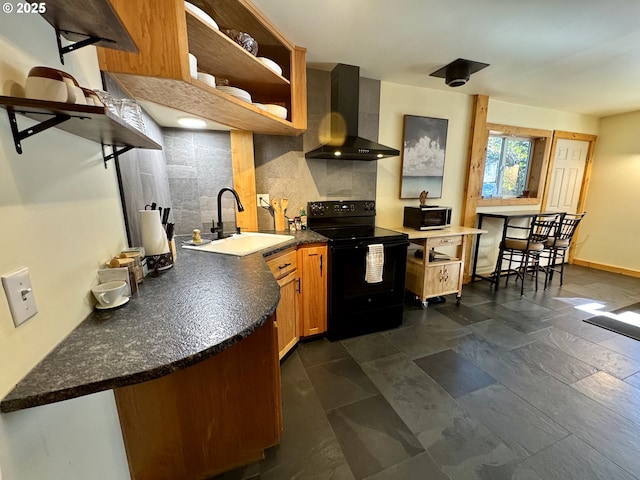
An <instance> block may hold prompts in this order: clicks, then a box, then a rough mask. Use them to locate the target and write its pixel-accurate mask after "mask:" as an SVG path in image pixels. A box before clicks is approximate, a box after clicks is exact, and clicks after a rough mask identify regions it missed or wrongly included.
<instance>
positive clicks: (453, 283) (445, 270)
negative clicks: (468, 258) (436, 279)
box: [440, 262, 462, 295]
mask: <svg viewBox="0 0 640 480" xmlns="http://www.w3.org/2000/svg"><path fill="white" fill-rule="evenodd" d="M461 265H462V264H461V262H458V263H447V264H446V265H443V266H442V281H441V283H440V288H441V290H440V295H448V294H450V293H458V291H459V290H460V270H461V268H460V267H461Z"/></svg>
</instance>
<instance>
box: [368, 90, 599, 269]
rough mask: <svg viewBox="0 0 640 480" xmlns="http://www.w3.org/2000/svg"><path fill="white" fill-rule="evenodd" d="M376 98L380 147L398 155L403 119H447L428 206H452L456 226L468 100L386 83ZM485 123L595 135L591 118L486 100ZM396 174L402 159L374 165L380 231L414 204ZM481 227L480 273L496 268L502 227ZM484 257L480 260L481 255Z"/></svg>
mask: <svg viewBox="0 0 640 480" xmlns="http://www.w3.org/2000/svg"><path fill="white" fill-rule="evenodd" d="M380 96H381V98H380V142H381V143H383V144H385V145H389V146H393V147H395V148H397V149H399V150H400V151H402V128H403V127H402V126H403V116H404V115H421V116H426V117H436V118H446V119H448V120H449V124H448V133H447V150H446V156H445V171H444V179H443V182H444V183H443V188H442V199H440V200H433V201H429V202H428V203H429V204H440V205H448V206H451V207H453V219H452V222H453V224H457V225H459V224H460V222H461V213H462V204H463V200H464V186H465V182H466V175H467V162H468V148H469V129H470V127H471V115H472V108H473V97H471V96H469V95H466V94H462V93H456V92H455V90H451V91H442V90H432V89H426V88H417V87H411V86H406V85H398V84H392V83H387V82H382V85H381V92H380ZM487 120H488V122H490V123H500V124H506V125H514V126H519V127H526V128H539V129H546V130H564V131H570V132H578V133H586V134H598V119H597V118H595V117H591V116H587V115H578V114H574V113H569V112H562V111H558V110H549V109H544V108H537V107H530V106H526V105H516V104H512V103H507V102H500V101H496V100H491V99H490V100H489V110H488V113H487ZM401 171H402V159H401V157H397V158H388V159H382V160H379V161H378V183H377V217H376V219H377V223H378V224H379V225H381V226H390V227H391V226H398V225H402V218H403V208H404V207H405V206H407V205H417V204H418V201H417V200H416V199H404V200H402V199H400V179H401ZM537 208H539V206H536V205H524V206H514V207H479V208H478V211H490V210H535V209H537ZM483 228H486V229H488V230H489V233H488V234H485V235H484V236H483V238H482V243H481V245H482V247H483V248H482V250H481V258H479V261H478V265H479V268H481V269H484V270H487V269H488V270H491V269H492V268H493V264H494V263H495V255H494V254H495V253H496V252H497V242H498V237H497V232H498V231H499V229H500V228H501V224H500V223H499V221H489V222H488V223H487V224H485V225H483ZM585 230H586V229H585ZM483 252H484V253H485V255H482V253H483ZM482 271H483V270H482Z"/></svg>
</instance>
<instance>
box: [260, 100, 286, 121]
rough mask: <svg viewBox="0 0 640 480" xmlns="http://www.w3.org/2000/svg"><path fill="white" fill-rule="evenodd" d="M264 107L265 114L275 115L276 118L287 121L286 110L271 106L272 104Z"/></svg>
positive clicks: (278, 106)
mask: <svg viewBox="0 0 640 480" xmlns="http://www.w3.org/2000/svg"><path fill="white" fill-rule="evenodd" d="M265 107H267V112H269V113H270V114H271V115H275V116H276V117H279V118H282V119H284V120H286V119H287V109H286V108H284V107H281V106H280V105H273V104H267V105H265Z"/></svg>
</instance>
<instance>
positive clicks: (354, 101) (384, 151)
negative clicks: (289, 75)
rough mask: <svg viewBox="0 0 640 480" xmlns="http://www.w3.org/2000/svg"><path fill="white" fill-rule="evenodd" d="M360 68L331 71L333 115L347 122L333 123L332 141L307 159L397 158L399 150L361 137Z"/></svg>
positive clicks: (337, 66) (345, 67) (309, 154)
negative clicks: (359, 119) (359, 124)
mask: <svg viewBox="0 0 640 480" xmlns="http://www.w3.org/2000/svg"><path fill="white" fill-rule="evenodd" d="M359 100H360V68H359V67H354V66H352V65H345V64H342V63H339V64H338V65H336V67H335V68H334V69H333V70H332V71H331V112H332V117H335V116H336V115H337V116H338V117H340V118H342V120H343V122H344V124H343V122H337V121H335V119H334V120H332V122H331V140H330V141H329V142H327V143H326V144H324V145H321V146H319V147H317V148H315V149H314V150H311V151H309V152H307V153H306V154H305V158H325V159H333V160H339V159H344V160H378V159H379V158H384V157H396V156H398V155H400V152H399V151H398V150H396V149H395V148H391V147H387V146H386V145H381V144H379V143H377V142H374V141H372V140H367V139H366V138H362V137H359V136H358V102H359Z"/></svg>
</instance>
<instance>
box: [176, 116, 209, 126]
mask: <svg viewBox="0 0 640 480" xmlns="http://www.w3.org/2000/svg"><path fill="white" fill-rule="evenodd" d="M178 124H180V126H182V127H186V128H204V127H206V126H207V122H205V121H204V120H202V119H200V118H194V117H180V118H179V119H178Z"/></svg>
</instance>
